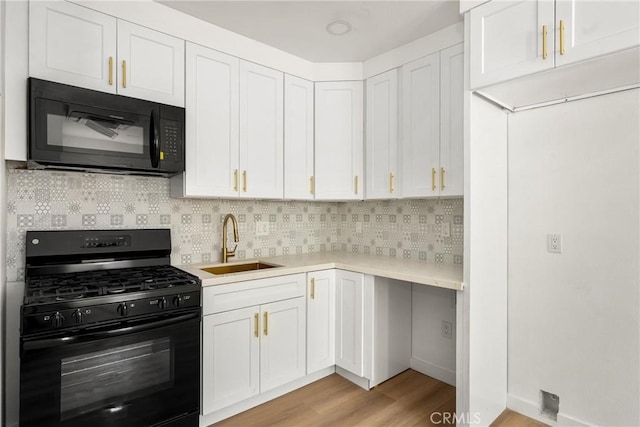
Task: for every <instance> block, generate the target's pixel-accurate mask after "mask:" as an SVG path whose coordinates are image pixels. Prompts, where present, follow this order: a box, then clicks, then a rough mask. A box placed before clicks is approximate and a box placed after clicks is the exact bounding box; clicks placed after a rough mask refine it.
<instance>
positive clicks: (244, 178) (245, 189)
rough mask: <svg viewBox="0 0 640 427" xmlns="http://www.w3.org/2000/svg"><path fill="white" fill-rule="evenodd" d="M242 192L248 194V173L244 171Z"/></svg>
mask: <svg viewBox="0 0 640 427" xmlns="http://www.w3.org/2000/svg"><path fill="white" fill-rule="evenodd" d="M242 191H244V192H245V193H246V192H247V171H246V170H243V171H242Z"/></svg>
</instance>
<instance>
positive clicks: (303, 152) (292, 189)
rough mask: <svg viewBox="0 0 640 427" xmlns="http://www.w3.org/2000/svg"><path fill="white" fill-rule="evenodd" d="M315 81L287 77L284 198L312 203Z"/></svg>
mask: <svg viewBox="0 0 640 427" xmlns="http://www.w3.org/2000/svg"><path fill="white" fill-rule="evenodd" d="M313 174H314V172H313V82H311V81H309V80H304V79H301V78H298V77H294V76H291V75H289V74H285V76H284V198H285V199H296V200H313V187H314V175H313Z"/></svg>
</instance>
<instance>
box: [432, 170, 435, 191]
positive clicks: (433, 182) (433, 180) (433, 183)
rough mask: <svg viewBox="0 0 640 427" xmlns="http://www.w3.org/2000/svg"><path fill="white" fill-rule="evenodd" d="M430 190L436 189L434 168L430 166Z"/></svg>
mask: <svg viewBox="0 0 640 427" xmlns="http://www.w3.org/2000/svg"><path fill="white" fill-rule="evenodd" d="M431 191H436V168H431Z"/></svg>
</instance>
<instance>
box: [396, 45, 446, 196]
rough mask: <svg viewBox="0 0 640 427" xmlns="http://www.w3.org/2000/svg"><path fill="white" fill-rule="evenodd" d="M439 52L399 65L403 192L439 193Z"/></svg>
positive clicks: (413, 193) (409, 194)
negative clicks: (400, 66) (400, 72)
mask: <svg viewBox="0 0 640 427" xmlns="http://www.w3.org/2000/svg"><path fill="white" fill-rule="evenodd" d="M439 152H440V54H439V53H434V54H432V55H429V56H426V57H424V58H421V59H418V60H417V61H413V62H410V63H409V64H406V65H404V66H403V67H402V195H403V196H404V197H429V196H437V195H438V194H439V185H438V182H437V180H438V175H439V168H440V157H439V156H440V154H439Z"/></svg>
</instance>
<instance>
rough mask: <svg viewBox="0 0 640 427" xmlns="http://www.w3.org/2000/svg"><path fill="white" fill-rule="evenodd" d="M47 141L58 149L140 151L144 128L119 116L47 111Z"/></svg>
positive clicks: (138, 152) (142, 149) (135, 152)
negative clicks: (63, 113) (65, 113)
mask: <svg viewBox="0 0 640 427" xmlns="http://www.w3.org/2000/svg"><path fill="white" fill-rule="evenodd" d="M47 139H48V141H47V144H48V145H53V146H58V147H62V148H82V149H86V150H101V151H111V152H116V153H134V154H143V153H144V128H143V127H142V126H140V125H139V124H136V123H132V122H127V121H126V120H120V119H119V118H115V117H114V118H109V117H97V116H93V115H90V114H88V113H83V112H78V111H74V112H71V113H70V114H69V115H67V116H64V115H58V114H52V113H48V114H47Z"/></svg>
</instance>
